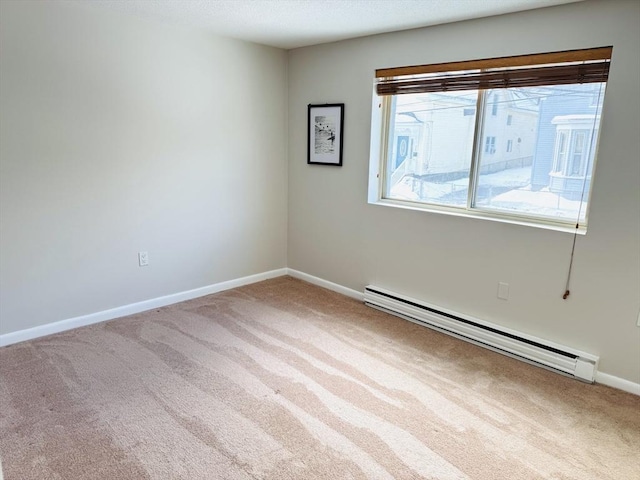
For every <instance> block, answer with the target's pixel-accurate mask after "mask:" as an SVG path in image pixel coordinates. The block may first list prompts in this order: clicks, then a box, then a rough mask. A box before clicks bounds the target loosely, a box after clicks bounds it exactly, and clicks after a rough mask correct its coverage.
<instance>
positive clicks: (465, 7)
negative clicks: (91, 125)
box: [71, 0, 582, 49]
mask: <svg viewBox="0 0 640 480" xmlns="http://www.w3.org/2000/svg"><path fill="white" fill-rule="evenodd" d="M71 1H72V2H74V3H83V4H90V5H91V6H96V7H105V8H111V9H116V10H119V11H123V12H129V13H132V14H136V15H139V16H143V17H146V18H149V19H156V20H162V21H168V22H171V23H180V24H185V25H191V26H196V27H203V28H207V29H209V30H211V31H212V32H214V33H216V34H218V35H223V36H227V37H232V38H238V39H242V40H248V41H251V42H256V43H262V44H265V45H271V46H274V47H279V48H285V49H291V48H297V47H304V46H308V45H315V44H319V43H327V42H332V41H336V40H344V39H346V38H355V37H361V36H365V35H371V34H375V33H384V32H392V31H397V30H407V29H410V28H417V27H424V26H428V25H436V24H442V23H450V22H455V21H460V20H468V19H471V18H480V17H487V16H491V15H500V14H504V13H511V12H518V11H523V10H532V9H535V8H542V7H548V6H552V5H560V4H564V3H573V2H577V1H582V0H71Z"/></svg>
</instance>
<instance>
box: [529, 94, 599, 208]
mask: <svg viewBox="0 0 640 480" xmlns="http://www.w3.org/2000/svg"><path fill="white" fill-rule="evenodd" d="M600 86H601V84H599V83H590V84H584V85H573V86H570V87H564V88H565V90H566V89H568V88H570V89H571V91H572V92H574V93H573V94H571V95H544V96H543V98H542V100H541V102H540V112H539V124H538V134H537V136H538V141H537V148H536V151H535V153H534V158H533V168H532V170H531V187H532V189H534V190H540V189H543V188H547V187H549V189H550V190H551V191H552V192H554V193H559V194H562V195H569V196H572V197H575V196H576V195H577V196H578V197H579V196H581V195H582V188H583V187H582V186H583V184H584V185H585V195H586V194H587V193H588V191H587V190H586V189H588V188H589V183H590V177H591V172H592V170H593V160H594V156H595V151H594V150H593V149H592V148H591V145H592V140H593V139H594V138H597V135H598V129H597V126H598V124H599V118H600V116H599V112H600V108H601V106H602V105H601V104H602V97H603V96H604V90H603V91H602V92H601V91H600ZM555 88H558V87H555ZM594 125H595V127H596V128H595V129H594ZM592 132H593V133H592ZM585 176H586V180H587V181H586V182H584V180H585Z"/></svg>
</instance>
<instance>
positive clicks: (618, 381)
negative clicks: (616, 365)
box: [596, 372, 640, 395]
mask: <svg viewBox="0 0 640 480" xmlns="http://www.w3.org/2000/svg"><path fill="white" fill-rule="evenodd" d="M596 383H599V384H601V385H606V386H607V387H613V388H617V389H618V390H623V391H625V392H629V393H633V394H635V395H640V383H633V382H630V381H629V380H625V379H624V378H620V377H614V376H613V375H609V374H608V373H602V372H597V373H596Z"/></svg>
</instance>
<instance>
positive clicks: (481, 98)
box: [467, 90, 487, 210]
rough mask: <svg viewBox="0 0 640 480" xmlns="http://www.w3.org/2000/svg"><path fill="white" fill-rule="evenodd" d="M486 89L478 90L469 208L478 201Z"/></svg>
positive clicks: (468, 197)
mask: <svg viewBox="0 0 640 480" xmlns="http://www.w3.org/2000/svg"><path fill="white" fill-rule="evenodd" d="M486 100H487V92H486V90H478V100H477V102H476V124H475V129H474V134H473V151H472V153H471V165H470V170H469V189H468V191H467V210H471V209H472V208H473V207H474V206H475V203H476V190H477V184H478V177H479V164H480V155H481V153H482V139H483V138H484V136H483V134H484V121H483V119H484V109H485V106H486Z"/></svg>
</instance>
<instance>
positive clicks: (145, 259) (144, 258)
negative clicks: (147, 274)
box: [138, 252, 149, 267]
mask: <svg viewBox="0 0 640 480" xmlns="http://www.w3.org/2000/svg"><path fill="white" fill-rule="evenodd" d="M138 264H139V265H140V266H141V267H146V266H147V265H149V253H148V252H138Z"/></svg>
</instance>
